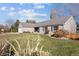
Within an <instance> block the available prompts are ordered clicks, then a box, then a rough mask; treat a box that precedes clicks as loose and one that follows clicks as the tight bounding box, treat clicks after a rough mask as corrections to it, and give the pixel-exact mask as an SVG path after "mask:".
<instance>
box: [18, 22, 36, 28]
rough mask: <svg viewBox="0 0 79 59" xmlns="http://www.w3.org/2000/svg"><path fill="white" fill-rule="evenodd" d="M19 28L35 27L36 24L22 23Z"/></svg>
mask: <svg viewBox="0 0 79 59" xmlns="http://www.w3.org/2000/svg"><path fill="white" fill-rule="evenodd" d="M19 27H35V24H33V23H24V22H22V23H20V24H19Z"/></svg>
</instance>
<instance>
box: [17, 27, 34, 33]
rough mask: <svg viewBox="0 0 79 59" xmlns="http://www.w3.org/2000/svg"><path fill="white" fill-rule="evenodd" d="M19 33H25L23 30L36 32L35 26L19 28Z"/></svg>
mask: <svg viewBox="0 0 79 59" xmlns="http://www.w3.org/2000/svg"><path fill="white" fill-rule="evenodd" d="M18 32H19V33H23V32H34V28H19V29H18Z"/></svg>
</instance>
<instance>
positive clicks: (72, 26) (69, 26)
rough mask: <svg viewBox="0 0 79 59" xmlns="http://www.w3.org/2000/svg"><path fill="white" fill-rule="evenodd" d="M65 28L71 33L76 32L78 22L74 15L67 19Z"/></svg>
mask: <svg viewBox="0 0 79 59" xmlns="http://www.w3.org/2000/svg"><path fill="white" fill-rule="evenodd" d="M63 28H64V30H66V31H68V32H69V33H76V22H75V20H74V18H73V17H72V16H71V17H70V18H69V20H67V21H66V23H65V24H64V26H63Z"/></svg>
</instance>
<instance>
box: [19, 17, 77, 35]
mask: <svg viewBox="0 0 79 59" xmlns="http://www.w3.org/2000/svg"><path fill="white" fill-rule="evenodd" d="M57 29H62V30H65V31H67V32H69V33H76V21H75V20H74V17H73V16H64V17H60V18H58V19H55V18H54V19H53V18H51V19H50V20H48V21H43V22H39V23H20V24H19V28H18V32H19V33H23V32H39V33H41V34H44V33H52V32H55V31H56V30H57Z"/></svg>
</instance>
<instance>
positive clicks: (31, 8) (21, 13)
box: [0, 3, 79, 24]
mask: <svg viewBox="0 0 79 59" xmlns="http://www.w3.org/2000/svg"><path fill="white" fill-rule="evenodd" d="M75 5H79V4H55V3H50V4H48V3H43V4H39V3H24V4H23V3H0V24H5V23H6V21H7V20H8V19H9V20H12V21H13V20H14V21H15V20H17V19H19V20H20V22H25V21H26V20H27V19H28V20H36V21H37V22H39V21H45V20H49V19H50V12H51V10H56V12H57V15H58V16H67V15H70V11H71V10H72V7H73V8H74V9H75V10H76V9H77V10H79V9H78V8H77V6H76V7H75ZM76 12H77V11H75V14H76Z"/></svg>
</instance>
